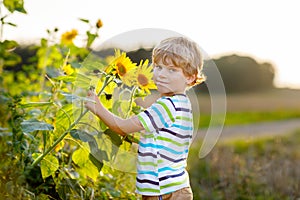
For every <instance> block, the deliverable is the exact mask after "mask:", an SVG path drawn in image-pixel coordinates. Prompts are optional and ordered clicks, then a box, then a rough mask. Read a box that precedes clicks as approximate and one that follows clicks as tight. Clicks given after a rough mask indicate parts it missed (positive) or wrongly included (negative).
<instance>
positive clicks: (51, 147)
mask: <svg viewBox="0 0 300 200" xmlns="http://www.w3.org/2000/svg"><path fill="white" fill-rule="evenodd" d="M109 78H110V77H106V78H105V80H104V83H103V86H102V88H101V90H100V91H99V92H98V94H97V96H100V95H101V93H102V92H103V91H104V89H105V87H106V86H107V85H108V84H109V83H110V82H111V81H112V80H110V81H108V80H109ZM81 107H83V105H82V106H81ZM88 111H89V110H88V109H85V110H84V111H83V112H81V114H80V115H79V117H78V118H77V119H76V120H75V121H74V122H73V123H72V124H71V125H70V126H69V128H68V129H67V130H66V131H65V132H64V133H63V134H62V135H61V136H60V137H59V138H57V139H56V140H55V142H54V143H53V144H52V145H51V146H50V147H49V148H48V149H47V150H46V151H45V152H44V153H43V154H41V155H40V156H38V157H37V159H35V160H34V161H33V163H32V164H31V166H36V165H37V164H38V163H40V162H41V161H42V159H43V158H44V157H45V156H46V155H48V154H49V153H50V152H51V151H52V150H53V149H54V148H55V147H56V146H57V145H58V144H59V143H60V142H61V141H62V140H63V139H64V138H65V137H66V136H67V134H68V133H69V132H70V131H71V130H72V128H74V127H75V126H76V125H77V124H78V123H79V121H80V120H81V119H82V117H83V116H84V115H85V114H86V113H87V112H88Z"/></svg>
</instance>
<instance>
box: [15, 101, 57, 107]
mask: <svg viewBox="0 0 300 200" xmlns="http://www.w3.org/2000/svg"><path fill="white" fill-rule="evenodd" d="M52 104H53V103H52V102H29V103H24V104H20V108H31V107H41V106H48V105H52Z"/></svg>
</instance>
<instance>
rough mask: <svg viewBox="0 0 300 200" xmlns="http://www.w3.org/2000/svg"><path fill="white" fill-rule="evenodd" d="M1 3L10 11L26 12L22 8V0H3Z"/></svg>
mask: <svg viewBox="0 0 300 200" xmlns="http://www.w3.org/2000/svg"><path fill="white" fill-rule="evenodd" d="M3 5H4V6H5V7H6V8H7V10H9V11H10V12H11V13H13V12H14V11H18V12H20V13H24V14H27V12H26V10H25V9H24V1H23V0H4V1H3Z"/></svg>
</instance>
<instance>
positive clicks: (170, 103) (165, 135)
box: [136, 94, 193, 196]
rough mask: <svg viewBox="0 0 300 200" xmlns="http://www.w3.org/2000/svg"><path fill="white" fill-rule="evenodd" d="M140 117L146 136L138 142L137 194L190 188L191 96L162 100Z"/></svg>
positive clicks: (154, 193)
mask: <svg viewBox="0 0 300 200" xmlns="http://www.w3.org/2000/svg"><path fill="white" fill-rule="evenodd" d="M138 118H139V120H140V122H141V123H142V125H143V127H144V128H145V130H146V133H145V134H143V135H142V136H141V138H140V142H139V148H138V159H137V162H138V163H137V178H136V179H137V180H136V192H137V193H139V194H142V195H149V196H156V195H162V194H167V193H171V192H174V191H176V190H179V189H181V188H184V187H189V186H190V183H189V175H188V173H187V171H186V169H185V168H186V164H187V163H186V161H187V156H188V149H189V146H190V143H191V140H192V135H193V115H192V111H191V103H190V101H189V99H188V97H187V96H186V95H184V94H177V95H174V96H171V97H161V98H160V99H158V100H157V101H156V102H155V103H154V104H153V105H152V106H151V107H150V108H148V109H146V110H145V111H144V112H141V113H140V114H139V115H138Z"/></svg>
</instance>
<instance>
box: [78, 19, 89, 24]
mask: <svg viewBox="0 0 300 200" xmlns="http://www.w3.org/2000/svg"><path fill="white" fill-rule="evenodd" d="M79 20H80V21H82V22H85V23H89V22H90V21H89V20H88V19H83V18H79Z"/></svg>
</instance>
